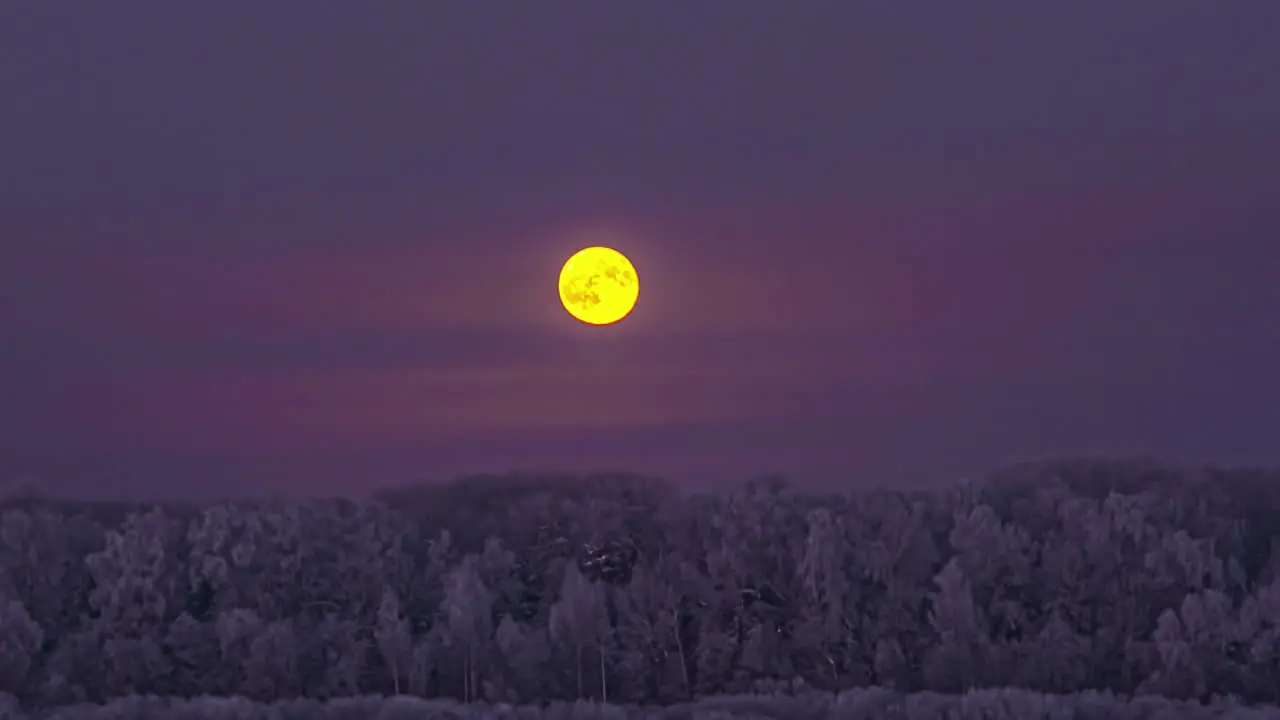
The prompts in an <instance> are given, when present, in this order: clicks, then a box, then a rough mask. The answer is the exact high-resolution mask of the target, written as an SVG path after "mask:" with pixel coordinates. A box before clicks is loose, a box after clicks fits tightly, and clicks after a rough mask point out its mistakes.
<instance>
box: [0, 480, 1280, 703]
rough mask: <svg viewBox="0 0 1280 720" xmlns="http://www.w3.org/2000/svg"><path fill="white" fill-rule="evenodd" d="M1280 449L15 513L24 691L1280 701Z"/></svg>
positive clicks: (12, 673) (0, 557)
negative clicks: (943, 484) (885, 474)
mask: <svg viewBox="0 0 1280 720" xmlns="http://www.w3.org/2000/svg"><path fill="white" fill-rule="evenodd" d="M1278 540H1280V473H1275V472H1265V471H1245V470H1236V471H1223V470H1197V471H1182V470H1176V469H1170V468H1165V467H1162V466H1160V465H1158V464H1155V463H1147V462H1136V461H1128V462H1102V461H1079V462H1069V463H1049V464H1040V465H1030V466H1021V467H1016V468H1011V469H1008V470H1005V471H1001V472H998V473H995V474H993V475H992V476H991V477H990V478H987V479H986V480H984V481H983V482H981V483H974V484H965V485H959V486H954V487H949V488H946V489H941V490H936V491H920V492H910V493H904V492H891V491H885V490H879V491H868V492H856V493H850V494H840V495H837V494H815V493H802V492H798V491H795V490H794V489H792V488H790V487H789V486H787V484H786V483H784V482H782V481H779V480H769V479H766V480H759V481H755V482H752V483H749V484H747V485H746V486H744V487H743V488H741V489H740V490H739V491H737V492H734V493H730V494H726V495H717V496H704V495H686V494H682V493H680V492H678V491H677V490H676V489H674V488H672V487H670V486H668V485H667V484H665V483H663V482H661V481H658V480H655V479H651V478H643V477H635V476H622V475H611V476H603V475H601V476H591V477H521V476H503V477H476V478H469V479H466V480H462V481H458V482H455V483H451V484H447V485H437V486H423V487H417V488H411V489H405V490H398V491H394V492H387V493H384V494H382V495H380V496H379V497H378V498H377V500H376V501H371V502H353V501H346V500H316V501H305V502H295V501H273V502H258V503H221V504H216V505H211V506H207V507H183V506H166V507H158V506H151V507H123V506H103V505H73V504H66V503H50V502H42V501H38V500H11V501H10V502H9V503H8V505H7V507H5V509H4V510H3V514H2V515H0V691H6V692H9V693H12V694H13V695H14V696H16V697H17V698H18V699H19V700H20V701H21V702H22V703H23V704H24V706H26V707H37V706H46V707H47V706H57V705H67V704H70V703H76V702H100V701H103V700H106V699H109V698H116V697H123V696H130V695H156V696H169V697H195V696H201V695H222V696H244V697H246V698H251V699H253V700H256V701H263V702H271V701H275V700H281V699H289V698H297V697H306V698H314V699H327V698H341V697H357V696H366V695H397V694H398V695H413V696H417V697H419V698H453V699H456V700H459V701H463V702H469V701H477V700H483V701H486V702H490V703H501V702H505V703H513V704H518V703H527V702H534V701H547V700H560V701H573V700H577V699H582V700H594V701H604V702H617V703H629V702H636V703H639V702H644V703H658V704H670V703H677V702H682V701H688V700H691V699H694V698H699V697H707V696H711V695H718V694H735V693H744V692H752V691H754V690H759V689H761V688H766V689H767V688H769V687H773V686H774V685H776V684H778V683H781V684H782V686H784V687H788V688H790V687H793V686H803V687H806V688H814V689H818V690H823V691H839V690H845V689H849V688H859V687H870V686H879V687H883V688H888V689H892V690H894V691H895V692H901V693H916V692H919V691H923V690H928V691H934V692H939V693H955V692H963V691H965V690H968V689H971V688H989V687H1001V686H1011V687H1017V688H1024V689H1027V690H1031V691H1036V692H1042V693H1057V694H1064V693H1073V692H1078V691H1083V690H1099V691H1109V692H1113V693H1118V694H1122V695H1129V694H1135V693H1137V694H1159V695H1164V696H1168V697H1171V698H1192V699H1208V698H1210V697H1211V696H1213V695H1234V696H1237V697H1239V698H1242V699H1244V700H1247V701H1250V702H1258V703H1261V702H1266V703H1277V702H1280V573H1278V572H1277V571H1280V542H1278Z"/></svg>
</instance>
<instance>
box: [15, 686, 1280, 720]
mask: <svg viewBox="0 0 1280 720" xmlns="http://www.w3.org/2000/svg"><path fill="white" fill-rule="evenodd" d="M5 709H6V708H5V707H4V705H3V701H0V711H3V710H5ZM3 717H4V718H5V719H6V720H27V719H28V718H30V719H31V720H36V718H40V719H41V720H472V719H474V720H588V719H592V720H595V719H599V720H609V719H612V720H729V719H730V718H742V719H744V720H746V719H748V718H750V719H752V720H886V719H890V718H901V719H902V720H969V719H972V720H1038V719H1040V718H1043V719H1044V720H1146V719H1150V720H1184V719H1185V720H1208V719H1209V718H1230V719H1231V720H1263V719H1264V718H1280V709H1277V708H1275V707H1272V706H1266V707H1251V708H1249V707H1242V706H1241V705H1239V704H1237V703H1234V702H1231V701H1216V702H1213V703H1209V704H1203V705H1202V704H1200V703H1193V702H1181V701H1177V700H1169V699H1166V698H1162V697H1154V696H1148V697H1142V698H1138V699H1136V700H1125V699H1120V698H1116V697H1114V696H1111V695H1109V694H1103V693H1093V692H1088V693H1081V694H1076V695H1043V694H1040V693H1034V692H1028V691H1025V690H1016V689H998V690H977V691H973V692H969V693H966V694H964V695H943V694H938V693H931V692H922V693H915V694H913V695H901V694H899V693H894V692H892V691H889V690H882V689H879V688H860V689H856V690H847V691H844V692H841V693H838V694H833V693H819V692H812V693H805V694H802V695H798V696H785V695H737V696H721V697H713V698H706V699H703V700H700V701H697V702H693V703H681V704H676V705H670V706H666V707H637V706H634V705H633V706H622V705H602V704H599V703H588V702H578V703H563V702H557V703H550V704H546V705H543V706H534V705H526V706H519V707H513V706H511V705H493V704H487V703H473V704H470V705H464V704H462V703H458V702H455V701H450V700H420V699H417V698H411V697H396V698H380V697H362V698H342V699H338V700H333V701H330V702H328V703H322V702H317V701H311V700H294V701H287V702H277V703H274V704H264V703H255V702H253V701H251V700H246V699H244V698H233V699H228V698H197V699H193V700H167V699H163V698H147V697H131V698H124V699H119V700H115V701H113V702H111V703H110V704H108V705H106V706H90V705H81V706H72V707H66V708H59V709H56V710H51V711H46V712H44V713H42V714H31V715H24V714H22V713H21V712H19V711H16V710H14V709H13V706H12V705H10V706H9V708H8V712H7V713H6V714H4V715H3Z"/></svg>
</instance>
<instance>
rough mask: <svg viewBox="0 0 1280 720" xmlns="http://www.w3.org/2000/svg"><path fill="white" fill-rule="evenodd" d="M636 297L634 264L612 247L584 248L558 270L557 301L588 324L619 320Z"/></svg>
mask: <svg viewBox="0 0 1280 720" xmlns="http://www.w3.org/2000/svg"><path fill="white" fill-rule="evenodd" d="M639 298H640V277H639V276H638V275H637V274H636V268H635V266H634V265H632V264H631V261H630V260H628V259H627V256H626V255H623V254H622V253H620V252H618V251H617V250H614V249H613V248H607V247H600V246H596V247H589V248H583V249H581V250H579V251H578V252H576V253H574V254H573V257H570V258H569V259H568V260H566V261H565V263H564V267H563V268H562V269H561V270H560V302H561V303H563V304H564V309H565V310H568V311H569V314H570V315H572V316H574V317H575V318H577V319H578V320H581V321H582V322H584V323H587V324H588V325H609V324H611V323H616V322H618V321H619V320H621V319H622V318H624V317H626V316H627V315H628V314H630V313H631V309H632V308H634V307H635V306H636V300H638V299H639Z"/></svg>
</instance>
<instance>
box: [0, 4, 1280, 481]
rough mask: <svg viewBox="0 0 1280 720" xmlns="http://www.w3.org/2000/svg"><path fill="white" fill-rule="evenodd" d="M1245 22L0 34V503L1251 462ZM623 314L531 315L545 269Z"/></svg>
mask: <svg viewBox="0 0 1280 720" xmlns="http://www.w3.org/2000/svg"><path fill="white" fill-rule="evenodd" d="M1278 37H1280V2H1276V1H1275V0H1232V1H1231V2H1203V1H1191V0H1160V1H1156V0H1132V1H1126V2H1116V1H1103V0H1098V1H1083V0H1082V1H1078V2H1057V3H1050V2H1033V1H1029V0H999V1H997V0H970V1H968V2H941V1H939V2H918V3H911V2H854V1H852V0H831V1H827V0H799V1H793V2H784V1H782V0H767V1H766V0H723V1H715V2H712V1H710V0H703V1H699V0H681V1H679V2H677V1H676V0H654V1H651V2H599V1H590V2H589V1H587V0H579V1H573V2H570V1H568V0H538V1H537V2H517V1H516V0H509V1H501V0H493V1H491V2H478V1H474V0H472V1H462V0H459V1H452V0H423V1H420V2H409V1H403V2H391V1H388V2H368V3H355V2H351V3H337V2H334V3H320V2H301V1H292V0H291V1H288V2H285V1H282V0H281V1H274V0H271V1H268V0H262V1H258V2H248V1H247V0H235V1H225V2H172V1H171V0H164V1H161V0H130V1H125V2H112V3H104V2H96V3H95V2H64V3H52V2H9V3H4V4H3V5H0V478H5V477H15V476H19V475H27V476H31V477H35V478H36V479H37V481H38V483H40V485H41V486H42V487H44V488H45V489H47V490H49V491H50V492H57V493H72V494H79V495H92V496H98V497H101V496H126V495H134V494H138V493H147V494H161V495H167V496H179V497H207V496H210V495H218V494H223V493H249V492H285V493H289V494H303V495H307V494H316V493H332V492H342V493H357V492H363V491H367V490H370V489H373V488H376V487H381V486H387V485H394V484H400V483H405V482H412V481H418V480H423V479H428V478H447V477H452V476H455V475H458V474H461V473H469V472H479V471H506V470H541V469H553V470H591V469H622V470H635V471H640V472H646V473H656V474H660V475H663V476H666V477H669V478H671V479H673V480H675V481H677V482H679V483H681V484H682V485H684V486H687V487H718V486H722V485H724V484H726V483H729V482H733V481H738V480H744V479H747V478H749V477H751V476H753V475H756V474H759V473H767V472H781V473H784V474H786V475H789V476H791V477H792V478H794V479H796V480H797V481H799V482H802V483H806V484H812V485H821V486H823V487H830V488H835V487H865V486H867V485H875V484H884V485H892V486H897V487H901V486H906V485H920V484H938V483H942V482H951V481H954V480H956V479H959V478H961V477H965V476H974V475H976V474H980V473H981V472H982V471H985V470H988V469H991V468H992V467H995V466H998V465H1000V464H1002V463H1005V462H1008V461H1013V460H1021V459H1034V458H1041V457H1046V456H1061V455H1074V454H1133V453H1151V454H1155V455H1159V456H1163V457H1167V458H1170V459H1174V460H1188V461H1194V462H1202V461H1203V462H1213V463H1223V464H1237V463H1277V462H1280V381H1277V377H1278V373H1280V322H1278V321H1277V318H1278V317H1280V41H1277V38H1278ZM592 244H606V245H612V246H614V247H617V248H618V249H620V250H622V251H623V252H624V253H626V254H627V255H628V256H630V258H631V259H632V260H633V262H634V263H635V265H636V267H637V269H638V272H639V275H640V279H641V285H642V290H641V296H640V302H639V305H638V306H637V308H636V310H635V312H634V313H633V314H632V315H631V316H630V317H628V318H627V319H626V320H624V321H623V322H621V323H619V324H617V325H613V326H607V327H590V326H587V325H584V324H582V323H579V322H577V321H575V320H573V319H572V318H571V317H570V316H569V315H568V314H567V313H566V312H565V310H564V309H563V308H562V307H561V305H560V301H559V298H558V296H557V290H556V277H557V274H558V272H559V269H560V266H561V264H562V263H563V262H564V260H565V259H566V258H568V257H569V255H571V254H572V253H573V252H575V251H576V250H578V249H579V248H581V247H583V246H585V245H592Z"/></svg>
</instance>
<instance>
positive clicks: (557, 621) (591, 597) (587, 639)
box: [548, 565, 613, 702]
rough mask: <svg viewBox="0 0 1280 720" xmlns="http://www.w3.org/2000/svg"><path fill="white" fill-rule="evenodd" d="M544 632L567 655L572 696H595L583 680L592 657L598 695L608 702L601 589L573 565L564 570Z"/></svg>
mask: <svg viewBox="0 0 1280 720" xmlns="http://www.w3.org/2000/svg"><path fill="white" fill-rule="evenodd" d="M548 631H549V633H550V637H551V641H552V642H553V643H555V644H556V645H557V646H559V647H560V648H561V649H562V650H563V651H565V656H566V657H568V658H569V664H568V667H570V668H572V669H573V673H574V681H575V685H574V687H575V692H576V695H574V697H576V698H587V697H595V693H594V691H593V689H592V687H591V685H590V684H589V683H588V682H587V678H588V674H587V673H588V667H589V665H590V664H591V661H592V660H595V661H596V663H595V664H596V667H597V673H596V679H597V682H598V684H597V685H596V686H595V687H597V688H598V689H599V690H600V695H599V696H598V697H599V699H600V700H601V701H603V702H608V699H609V683H608V657H609V654H610V652H611V650H612V647H611V645H612V634H613V630H612V627H611V625H610V623H609V614H608V610H607V608H606V605H605V589H604V587H603V586H602V585H600V584H598V583H593V582H591V581H590V580H588V579H587V578H586V577H584V576H583V574H582V573H581V572H580V571H579V570H578V568H577V566H576V565H570V566H569V567H568V568H567V569H566V570H565V574H564V582H563V584H561V586H560V597H559V599H558V600H557V601H556V603H555V605H553V606H552V607H551V616H550V618H549V624H548ZM590 656H594V657H590Z"/></svg>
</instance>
